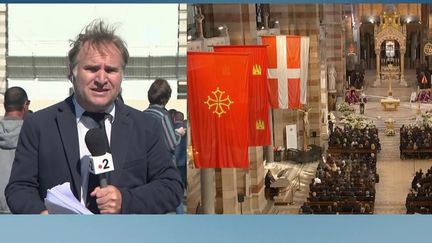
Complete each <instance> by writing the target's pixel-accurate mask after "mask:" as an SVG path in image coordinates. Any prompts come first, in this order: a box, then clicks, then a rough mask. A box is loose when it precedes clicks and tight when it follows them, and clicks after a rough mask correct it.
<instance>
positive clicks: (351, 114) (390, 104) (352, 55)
mask: <svg viewBox="0 0 432 243" xmlns="http://www.w3.org/2000/svg"><path fill="white" fill-rule="evenodd" d="M187 35H188V50H189V51H211V50H210V49H211V47H210V46H211V45H217V44H225V45H227V44H228V45H256V44H260V36H263V35H300V36H308V37H309V38H310V47H309V48H310V49H309V66H308V73H309V74H308V82H307V107H309V108H311V109H310V112H309V114H308V115H309V117H308V118H309V122H308V124H307V125H305V124H304V123H303V120H304V119H303V117H302V116H303V114H302V113H301V112H298V110H289V109H273V110H272V111H271V118H272V121H273V123H272V145H270V146H262V147H249V162H250V166H249V169H246V170H245V169H207V170H199V169H196V168H194V165H193V161H192V159H191V156H190V157H189V158H190V159H191V161H190V163H189V167H188V184H189V187H188V203H187V207H188V213H217V214H299V213H300V214H412V213H421V214H430V213H432V187H430V185H432V184H431V183H430V182H432V160H431V159H432V115H431V114H432V97H431V78H432V4H420V3H419V4H379V3H368V4H331V3H324V4H190V5H188V28H187ZM289 124H295V125H297V129H298V130H297V136H294V137H290V138H289V139H297V140H298V144H307V145H310V146H309V148H314V147H319V148H320V149H319V152H318V153H319V155H320V156H318V159H313V160H312V161H306V162H305V161H302V160H301V158H300V157H301V156H302V154H301V152H302V151H301V150H302V148H300V149H287V140H288V138H287V136H288V135H287V131H286V126H287V125H289ZM304 134H308V135H307V136H303V135H304ZM192 146H193V145H192ZM276 147H283V148H284V150H283V151H282V152H281V153H276V151H274V149H273V148H276ZM301 147H302V146H301ZM278 152H279V151H278ZM299 156H300V157H299ZM303 156H304V154H303Z"/></svg>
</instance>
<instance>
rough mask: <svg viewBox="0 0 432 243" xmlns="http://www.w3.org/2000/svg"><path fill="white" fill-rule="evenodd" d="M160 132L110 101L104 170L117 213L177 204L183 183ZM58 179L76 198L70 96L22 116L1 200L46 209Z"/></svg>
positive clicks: (16, 209) (14, 206)
mask: <svg viewBox="0 0 432 243" xmlns="http://www.w3.org/2000/svg"><path fill="white" fill-rule="evenodd" d="M162 136H163V134H162V128H161V125H160V122H159V121H157V120H156V119H154V118H152V117H151V116H149V115H146V114H144V113H143V112H141V111H138V110H135V109H133V108H131V107H129V106H126V105H124V104H123V103H121V102H116V110H115V118H114V122H113V124H112V129H111V144H110V147H111V153H112V156H113V162H114V168H115V170H114V171H112V172H110V173H109V183H110V184H111V185H114V186H116V187H117V188H118V189H119V190H120V192H121V194H122V209H121V213H124V214H150V213H166V212H170V211H174V210H175V208H176V206H178V205H179V203H180V200H181V197H182V196H183V186H182V182H181V179H180V177H179V172H178V171H177V169H176V168H175V167H174V165H173V163H172V154H171V153H170V152H169V151H168V148H167V146H166V145H165V143H164V140H163V137H162ZM64 182H70V184H71V189H72V192H73V194H74V195H75V197H76V198H77V199H78V200H80V195H81V176H80V152H79V144H78V130H77V124H76V117H75V108H74V105H73V102H72V97H68V98H67V99H66V100H65V101H63V102H60V103H58V104H55V105H53V106H50V107H48V108H46V109H43V110H41V111H38V112H36V113H34V114H31V115H29V116H28V117H27V118H26V119H25V121H24V124H23V127H22V130H21V134H20V137H19V141H18V147H17V150H16V155H15V161H14V163H13V166H12V173H11V176H10V180H9V184H8V185H7V187H6V189H5V195H6V198H7V203H8V205H9V207H10V209H11V211H12V213H22V214H38V213H40V212H42V211H43V210H45V209H46V208H45V205H44V198H45V197H46V193H47V189H50V188H52V187H54V186H56V185H59V184H62V183H64Z"/></svg>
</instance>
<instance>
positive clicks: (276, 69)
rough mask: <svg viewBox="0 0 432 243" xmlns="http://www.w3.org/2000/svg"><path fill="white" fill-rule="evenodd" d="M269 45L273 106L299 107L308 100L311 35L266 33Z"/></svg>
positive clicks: (270, 89)
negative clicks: (268, 34)
mask: <svg viewBox="0 0 432 243" xmlns="http://www.w3.org/2000/svg"><path fill="white" fill-rule="evenodd" d="M261 38H262V43H263V44H264V45H268V47H267V52H268V58H269V66H268V79H269V94H270V104H271V106H272V108H279V109H299V108H300V107H301V104H306V101H307V99H306V98H307V97H306V94H307V80H308V63H309V37H304V36H295V35H277V36H262V37H261Z"/></svg>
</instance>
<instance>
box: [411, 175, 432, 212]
mask: <svg viewBox="0 0 432 243" xmlns="http://www.w3.org/2000/svg"><path fill="white" fill-rule="evenodd" d="M405 206H406V209H407V214H414V213H419V214H432V167H431V168H429V169H428V170H427V172H426V173H423V171H422V170H421V169H420V170H419V171H417V172H416V174H415V176H414V178H413V180H412V182H411V190H410V192H409V193H408V195H407V198H406V204H405Z"/></svg>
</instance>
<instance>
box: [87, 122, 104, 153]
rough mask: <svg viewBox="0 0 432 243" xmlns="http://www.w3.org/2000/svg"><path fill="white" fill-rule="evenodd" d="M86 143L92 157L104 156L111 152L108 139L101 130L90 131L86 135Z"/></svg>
mask: <svg viewBox="0 0 432 243" xmlns="http://www.w3.org/2000/svg"><path fill="white" fill-rule="evenodd" d="M85 143H86V145H87V148H88V150H89V151H90V153H91V155H92V156H101V155H104V154H105V153H106V152H108V150H109V144H108V138H107V136H106V133H105V131H104V130H103V129H101V128H93V129H90V130H88V132H87V133H86V135H85Z"/></svg>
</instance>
